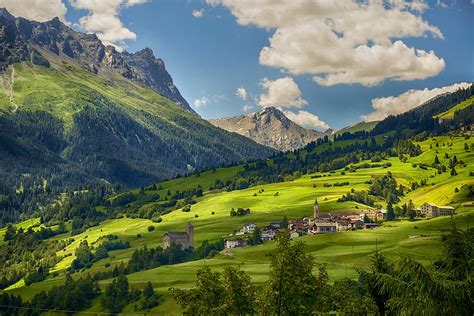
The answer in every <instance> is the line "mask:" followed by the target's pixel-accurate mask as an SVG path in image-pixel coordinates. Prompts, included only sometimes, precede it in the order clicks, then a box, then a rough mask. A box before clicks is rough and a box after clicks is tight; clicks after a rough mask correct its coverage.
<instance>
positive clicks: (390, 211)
mask: <svg viewBox="0 0 474 316" xmlns="http://www.w3.org/2000/svg"><path fill="white" fill-rule="evenodd" d="M394 219H395V212H394V211H393V205H392V202H388V204H387V221H393V220H394Z"/></svg>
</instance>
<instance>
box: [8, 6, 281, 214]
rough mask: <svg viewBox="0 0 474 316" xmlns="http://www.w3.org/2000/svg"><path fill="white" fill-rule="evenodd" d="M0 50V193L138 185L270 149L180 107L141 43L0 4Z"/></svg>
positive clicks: (268, 152)
mask: <svg viewBox="0 0 474 316" xmlns="http://www.w3.org/2000/svg"><path fill="white" fill-rule="evenodd" d="M0 54H1V56H0V61H1V69H2V71H1V72H0V178H1V179H2V181H0V194H2V193H6V194H7V193H8V192H10V191H11V190H17V189H18V190H23V191H25V192H26V191H27V190H28V188H30V189H32V190H33V188H34V190H38V188H41V189H40V190H41V192H43V191H44V192H49V191H51V190H52V191H58V192H61V190H63V189H64V188H71V189H74V188H81V187H84V186H87V185H88V184H90V183H92V182H97V181H107V182H110V183H118V184H122V185H125V186H128V187H131V186H141V185H144V184H146V183H151V182H156V181H159V180H163V179H166V178H170V177H174V176H176V175H179V174H184V173H188V172H190V171H193V170H203V169H209V168H213V167H216V166H221V165H229V164H233V163H237V162H241V161H247V160H253V159H258V158H265V157H268V156H269V155H271V154H272V153H273V152H274V150H272V149H270V148H268V147H264V146H262V145H259V144H257V143H255V142H253V141H251V140H249V139H247V138H245V137H242V136H240V135H236V134H233V133H229V132H226V131H223V130H222V129H219V128H217V127H214V126H213V125H211V124H210V123H209V122H207V121H205V120H203V119H202V118H200V117H199V116H198V115H196V114H195V113H193V112H192V111H191V110H190V109H188V108H187V107H188V106H187V103H185V101H184V99H182V97H181V95H180V94H179V91H178V90H177V89H176V87H174V85H173V84H172V82H173V81H172V79H171V77H170V76H169V74H168V73H167V72H166V70H165V68H164V65H163V62H162V61H161V60H160V59H156V58H154V57H153V53H152V52H151V50H149V49H145V50H143V51H140V52H137V53H134V54H129V53H119V52H117V51H116V50H115V49H114V48H112V47H105V46H104V45H102V43H101V42H100V41H99V40H98V39H97V37H96V36H95V35H89V34H83V33H79V32H75V31H73V30H71V29H70V28H68V27H67V26H65V25H64V24H62V23H61V22H60V21H59V20H58V19H54V20H52V21H49V22H45V23H38V22H32V21H28V20H25V19H22V18H14V17H13V16H11V15H10V14H9V13H8V12H7V11H6V10H1V11H0ZM159 90H161V92H160V91H159ZM165 94H166V95H167V97H164V96H162V95H165ZM170 100H175V101H176V103H175V102H172V101H170ZM19 188H20V189H19ZM35 192H36V191H35ZM0 208H1V205H0Z"/></svg>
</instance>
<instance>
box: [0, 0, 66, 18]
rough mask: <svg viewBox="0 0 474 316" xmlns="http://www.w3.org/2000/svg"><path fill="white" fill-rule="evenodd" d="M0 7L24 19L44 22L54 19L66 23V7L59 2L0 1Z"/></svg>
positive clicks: (37, 0) (56, 0) (34, 0)
mask: <svg viewBox="0 0 474 316" xmlns="http://www.w3.org/2000/svg"><path fill="white" fill-rule="evenodd" d="M0 7H3V8H6V9H7V10H8V11H9V12H10V13H11V14H13V15H14V16H17V17H23V18H25V19H29V20H34V21H39V22H44V21H49V20H51V19H52V18H54V17H59V19H60V20H61V21H63V22H65V21H66V19H65V17H64V16H65V15H66V12H67V9H66V6H65V5H64V3H62V1H61V0H22V1H19V0H0Z"/></svg>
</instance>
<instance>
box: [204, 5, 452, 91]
mask: <svg viewBox="0 0 474 316" xmlns="http://www.w3.org/2000/svg"><path fill="white" fill-rule="evenodd" d="M206 2H207V3H208V4H210V5H224V6H226V7H228V8H229V9H230V11H231V12H232V14H233V15H234V16H235V17H236V19H237V22H238V23H239V24H241V25H255V26H257V27H260V28H265V29H268V30H274V32H273V34H272V36H271V37H270V39H269V41H270V44H269V45H268V46H267V47H263V49H262V50H261V51H260V57H259V60H260V63H261V64H263V65H267V66H272V67H278V68H282V69H284V70H286V71H288V72H290V73H292V74H310V75H312V76H313V79H314V80H315V81H316V82H317V83H319V84H321V85H334V84H341V83H343V84H351V83H360V84H363V85H368V86H371V85H376V84H379V83H381V82H382V81H383V80H386V79H394V80H414V79H424V78H427V77H431V76H434V75H437V74H438V73H439V72H441V71H442V70H443V69H444V67H445V62H444V60H443V59H442V58H439V57H438V56H436V54H435V53H434V52H433V51H424V50H421V49H417V48H415V47H408V46H407V45H406V44H405V43H404V42H403V41H402V40H401V39H403V38H409V37H422V36H427V35H432V36H434V37H436V38H443V34H442V33H441V31H440V30H439V29H438V28H437V27H436V26H433V25H430V24H429V23H428V22H426V21H425V20H424V19H423V18H422V17H421V16H420V13H421V12H423V11H424V10H426V9H427V5H426V3H425V2H424V1H421V0H419V1H418V0H416V1H404V0H386V1H384V0H374V1H355V0H354V1H351V0H340V1H314V0H300V1H285V0H259V1H253V0H206Z"/></svg>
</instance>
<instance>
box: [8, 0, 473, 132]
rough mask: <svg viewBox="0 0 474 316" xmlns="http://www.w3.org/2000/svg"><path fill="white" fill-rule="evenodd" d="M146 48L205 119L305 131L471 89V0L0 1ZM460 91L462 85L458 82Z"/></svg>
mask: <svg viewBox="0 0 474 316" xmlns="http://www.w3.org/2000/svg"><path fill="white" fill-rule="evenodd" d="M0 6H4V7H6V8H7V9H8V10H9V11H10V12H11V13H12V14H14V15H16V16H23V17H25V18H29V19H33V20H38V21H45V20H49V19H51V18H53V17H54V16H59V17H60V19H61V20H63V21H64V22H66V23H68V24H69V25H70V26H71V27H72V28H74V29H76V30H78V31H83V32H94V33H97V34H98V36H99V38H100V39H101V40H102V41H103V42H104V43H105V44H110V45H114V46H116V48H117V49H118V50H127V51H130V52H135V51H138V50H141V49H143V48H145V47H150V48H151V49H152V50H153V51H154V53H155V56H157V57H160V58H162V59H163V60H164V62H165V65H166V68H167V70H168V72H169V73H170V74H171V76H172V77H173V79H174V82H175V85H176V86H177V87H178V89H179V90H180V92H181V94H182V95H183V96H184V98H185V99H186V100H187V101H188V102H189V104H190V105H191V106H192V107H193V108H194V109H195V110H196V111H197V113H199V114H200V115H201V116H202V117H203V118H206V119H210V118H220V117H228V116H235V115H242V114H248V113H252V112H255V111H258V110H260V109H261V108H262V107H266V106H276V107H278V108H280V109H281V110H283V111H284V112H285V114H287V116H288V117H289V118H290V119H292V120H294V121H295V122H297V123H299V124H300V125H303V126H305V127H308V128H313V129H318V130H324V129H327V128H329V127H331V128H342V127H344V126H347V125H351V124H354V123H357V122H359V121H361V120H368V121H372V120H380V119H383V118H384V117H386V116H387V115H390V114H398V113H401V112H404V111H406V110H409V109H411V108H413V107H415V106H418V105H420V104H421V103H423V102H425V101H427V100H429V99H430V98H431V97H434V96H435V95H437V94H439V93H443V92H449V91H454V90H456V89H458V88H460V87H465V86H466V84H465V83H472V82H474V35H473V34H474V33H473V32H472V30H473V29H474V0H463V1H461V0H457V1H455V0H436V1H422V0H414V1H405V0H385V1H384V0H370V1H351V0H341V1H337V0H334V1H329V0H328V1H317V0H298V1H296V0H287V1H284V0H0ZM463 83H464V84H463Z"/></svg>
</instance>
